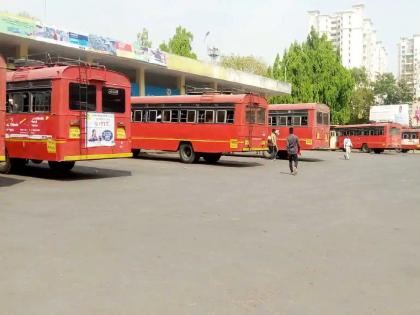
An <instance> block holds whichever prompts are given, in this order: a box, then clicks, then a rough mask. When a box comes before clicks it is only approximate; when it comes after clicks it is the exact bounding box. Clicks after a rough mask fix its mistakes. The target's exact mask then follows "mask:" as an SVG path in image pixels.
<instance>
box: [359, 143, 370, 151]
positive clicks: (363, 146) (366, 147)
mask: <svg viewBox="0 0 420 315" xmlns="http://www.w3.org/2000/svg"><path fill="white" fill-rule="evenodd" d="M361 151H362V152H363V153H370V149H369V147H368V145H367V144H366V143H363V145H362V149H361Z"/></svg>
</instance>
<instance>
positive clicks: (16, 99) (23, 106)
mask: <svg viewBox="0 0 420 315" xmlns="http://www.w3.org/2000/svg"><path fill="white" fill-rule="evenodd" d="M29 104H30V98H29V93H27V92H15V93H9V94H8V95H7V111H8V112H9V113H29Z"/></svg>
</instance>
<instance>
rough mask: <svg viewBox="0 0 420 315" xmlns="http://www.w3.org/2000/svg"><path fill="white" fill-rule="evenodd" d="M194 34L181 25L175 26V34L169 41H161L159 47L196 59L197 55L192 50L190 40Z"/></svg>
mask: <svg viewBox="0 0 420 315" xmlns="http://www.w3.org/2000/svg"><path fill="white" fill-rule="evenodd" d="M193 39H194V36H193V34H192V33H191V32H189V31H187V30H186V29H185V28H183V27H182V26H178V27H177V28H176V32H175V35H174V36H173V37H172V38H170V39H169V42H168V43H167V44H166V42H163V43H162V44H160V46H159V48H160V49H161V50H163V51H166V52H168V53H171V54H175V55H179V56H184V57H188V58H192V59H197V55H196V54H195V53H194V52H193V51H192V47H191V42H192V41H193Z"/></svg>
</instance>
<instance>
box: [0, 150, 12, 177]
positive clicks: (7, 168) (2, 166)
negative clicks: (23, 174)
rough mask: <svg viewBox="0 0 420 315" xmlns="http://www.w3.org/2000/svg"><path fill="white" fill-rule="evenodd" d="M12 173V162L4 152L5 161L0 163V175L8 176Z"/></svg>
mask: <svg viewBox="0 0 420 315" xmlns="http://www.w3.org/2000/svg"><path fill="white" fill-rule="evenodd" d="M11 171H12V162H11V161H10V158H9V156H8V155H7V152H6V161H4V162H0V173H2V174H9V173H10V172H11Z"/></svg>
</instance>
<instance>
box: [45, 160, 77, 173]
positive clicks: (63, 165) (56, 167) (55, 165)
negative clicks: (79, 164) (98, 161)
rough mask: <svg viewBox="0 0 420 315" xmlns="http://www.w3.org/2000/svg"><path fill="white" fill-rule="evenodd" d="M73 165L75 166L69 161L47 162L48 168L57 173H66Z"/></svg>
mask: <svg viewBox="0 0 420 315" xmlns="http://www.w3.org/2000/svg"><path fill="white" fill-rule="evenodd" d="M74 164H76V162H74V161H71V162H56V161H48V165H49V167H50V168H51V169H52V170H53V171H59V172H68V171H70V170H71V169H72V168H73V167H74Z"/></svg>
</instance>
